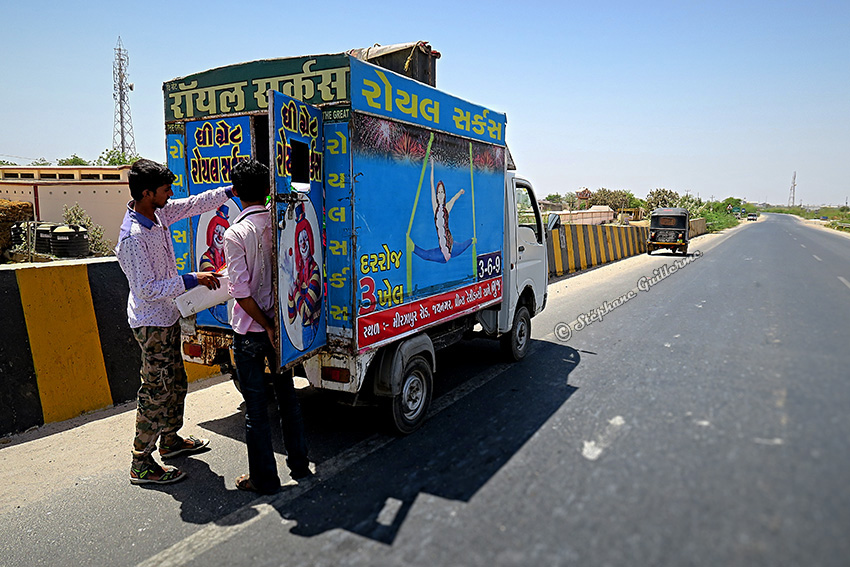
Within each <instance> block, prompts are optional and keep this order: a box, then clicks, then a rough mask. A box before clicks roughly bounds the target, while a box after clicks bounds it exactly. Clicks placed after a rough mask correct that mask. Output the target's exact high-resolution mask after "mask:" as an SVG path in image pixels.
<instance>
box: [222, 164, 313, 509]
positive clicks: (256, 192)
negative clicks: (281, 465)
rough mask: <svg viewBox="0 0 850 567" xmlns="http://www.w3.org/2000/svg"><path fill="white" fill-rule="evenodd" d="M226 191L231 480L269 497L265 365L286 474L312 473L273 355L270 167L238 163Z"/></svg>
mask: <svg viewBox="0 0 850 567" xmlns="http://www.w3.org/2000/svg"><path fill="white" fill-rule="evenodd" d="M230 178H231V180H232V181H233V193H234V194H235V195H236V196H237V197H239V199H240V200H241V201H242V206H243V209H242V212H241V213H240V214H239V216H238V217H236V220H235V221H234V222H233V224H231V225H230V228H228V229H227V231H226V232H225V233H224V257H225V260H226V262H227V275H228V277H229V278H230V290H229V291H230V295H232V296H233V297H234V298H235V299H236V305H234V306H233V316H232V319H231V326H232V327H233V358H234V361H235V362H236V374H237V377H238V379H239V385H240V389H241V391H242V396H243V397H244V398H245V444H246V445H247V447H248V474H243V475H242V476H240V477H239V478H237V479H236V487H237V488H239V489H240V490H251V491H254V492H259V493H262V494H272V493H274V492H277V491H278V490H280V477H279V476H278V474H277V463H276V461H275V456H274V450H273V449H272V440H271V426H270V423H269V414H268V399H267V397H266V387H265V369H266V363H268V365H269V367H270V368H271V370H272V380H273V383H274V390H275V395H276V398H277V406H278V410H279V413H280V419H281V428H282V430H283V442H284V445H285V447H286V453H287V459H286V462H287V465H289V469H290V473H289V476H290V477H292V478H294V479H299V478H304V477H306V476H308V475H310V474H312V473H311V471H310V468H309V466H310V462H309V460H308V459H307V440H306V437H305V435H304V423H303V421H302V419H301V406H300V405H299V403H298V397H297V396H296V393H295V386H294V384H293V382H292V375H291V373H287V374H285V375H281V374H277V373H276V372H275V370H276V369H277V362H276V356H275V349H274V342H275V323H274V316H275V304H274V293H273V290H272V270H274V264H273V263H272V247H273V246H274V237H273V235H274V232H275V230H274V225H273V223H272V216H271V213H270V211H269V210H268V209H267V208H266V207H265V206H264V205H265V202H266V197H267V196H268V194H269V186H270V178H269V169H268V168H267V167H266V166H265V165H263V164H261V163H259V162H257V161H255V160H253V159H250V160H247V161H243V162H240V163H239V164H238V165H236V166H235V167H234V168H233V171H232V172H231V175H230Z"/></svg>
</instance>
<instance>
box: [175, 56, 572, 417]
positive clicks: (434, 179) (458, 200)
mask: <svg viewBox="0 0 850 567" xmlns="http://www.w3.org/2000/svg"><path fill="white" fill-rule="evenodd" d="M438 57H439V53H437V52H436V51H434V50H432V49H431V48H430V46H429V45H428V44H427V43H425V42H416V43H411V44H403V45H399V46H391V47H385V48H370V49H365V50H352V51H349V52H345V53H339V54H330V55H317V56H303V57H290V58H281V59H269V60H262V61H254V62H248V63H242V64H237V65H231V66H227V67H221V68H217V69H212V70H209V71H205V72H201V73H197V74H194V75H190V76H186V77H182V78H177V79H174V80H171V81H168V82H166V83H164V85H163V93H164V99H165V117H166V120H165V128H166V146H167V155H168V166H169V168H170V169H171V170H172V172H174V173H175V175H176V176H177V179H176V180H175V182H174V185H173V186H172V189H173V190H174V193H175V196H180V195H189V194H196V193H199V192H203V191H206V190H209V189H211V188H213V187H217V186H221V185H226V184H228V183H229V174H230V170H231V168H232V167H233V166H234V165H235V164H236V163H238V162H239V161H240V160H243V159H247V158H248V157H253V158H254V159H257V160H258V161H261V162H263V163H266V164H267V165H268V166H269V168H270V172H271V175H270V177H271V179H270V185H271V198H270V206H269V209H270V212H269V214H270V215H273V217H274V224H275V225H276V227H277V235H276V247H275V250H274V259H275V265H274V266H273V267H272V269H273V270H274V272H273V273H274V282H275V283H274V285H275V290H276V314H277V320H276V324H277V330H276V343H277V344H276V347H277V355H278V360H277V361H275V366H277V368H276V369H274V370H275V372H284V371H290V370H293V371H294V369H297V370H298V371H299V372H302V371H303V374H305V375H306V376H304V377H306V378H307V380H309V383H310V385H312V386H313V387H314V388H317V389H321V390H328V391H332V392H336V393H337V395H338V396H340V397H342V398H343V399H344V400H345V401H348V402H352V403H359V402H369V403H372V404H374V405H376V406H378V407H380V408H382V409H381V411H383V412H384V414H385V416H386V418H387V420H388V423H389V424H390V426H391V428H393V429H394V430H395V431H397V432H399V433H402V434H407V433H410V432H412V431H414V430H416V429H417V428H418V427H419V426H421V425H422V422H423V420H424V419H425V416H426V414H427V410H428V407H429V404H430V402H431V399H432V395H433V388H434V375H435V372H436V371H437V366H436V362H437V359H436V355H435V353H436V352H437V351H438V350H439V349H441V348H444V347H446V346H449V345H452V344H454V343H456V342H458V341H460V340H462V339H463V338H465V337H469V336H478V335H483V336H486V337H490V338H493V339H497V340H499V341H501V345H502V347H503V350H504V352H505V353H506V354H507V356H508V357H509V358H510V359H513V360H521V359H522V358H523V357H524V356H525V355H526V354H527V352H528V349H529V341H530V337H531V320H532V318H533V317H534V316H535V315H537V314H539V313H540V312H541V311H542V310H543V308H544V307H545V305H546V300H547V290H546V286H547V282H548V259H547V235H548V232H549V231H550V230H551V229H552V228H553V227H554V225H555V224H556V223H557V222H558V220H557V219H558V217H557V215H554V216H553V218H552V220H551V221H550V222H548V223H546V224H544V221H543V218H542V217H541V212H540V208H539V207H538V204H537V199H536V197H535V193H534V189H533V187H532V185H531V183H529V182H528V181H527V180H526V179H523V178H522V177H519V176H518V175H516V171H515V167H514V165H513V160H512V158H511V156H510V152H509V150H508V148H507V145H506V142H505V134H506V125H507V119H506V116H505V115H504V114H502V113H499V112H496V111H494V110H491V109H488V108H485V107H483V106H480V105H477V104H474V103H470V102H467V101H465V100H462V99H460V98H458V97H456V96H453V95H451V94H448V93H446V92H443V91H440V90H439V89H437V88H436V86H435V77H436V73H435V61H436V59H437V58H438ZM240 208H241V207H240V203H239V202H238V199H235V198H234V199H232V200H231V201H230V202H228V203H227V204H226V205H224V206H222V207H220V208H219V209H218V210H217V211H212V212H209V213H206V214H205V215H201V216H200V217H196V218H193V219H191V220H187V221H185V222H184V224H183V225H175V226H173V227H172V236H173V241H174V246H175V253H176V256H177V262H178V268H179V269H180V270H181V271H195V270H212V271H220V270H222V269H225V266H224V258H223V255H222V254H221V250H220V248H221V246H220V241H221V235H222V234H223V232H224V229H226V227H227V226H228V225H229V219H230V218H235V216H236V215H237V214H238V211H239V209H240ZM228 305H231V306H232V300H231V301H230V302H229V303H225V304H221V305H217V306H215V307H212V308H210V309H208V310H206V311H203V312H200V313H198V314H197V315H196V316H195V317H194V318H192V319H186V320H183V335H184V336H183V355H184V358H185V359H187V360H190V361H194V362H200V363H205V364H216V363H218V364H227V362H228V361H229V360H230V359H229V355H228V354H227V347H228V346H229V345H230V341H231V334H230V333H231V331H230V328H229V325H228V316H229V315H228V312H229V307H228Z"/></svg>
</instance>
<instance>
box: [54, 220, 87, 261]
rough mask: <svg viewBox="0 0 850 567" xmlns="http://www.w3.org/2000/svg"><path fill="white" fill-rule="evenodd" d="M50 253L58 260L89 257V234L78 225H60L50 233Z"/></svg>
mask: <svg viewBox="0 0 850 567" xmlns="http://www.w3.org/2000/svg"><path fill="white" fill-rule="evenodd" d="M50 253H51V254H53V255H54V256H56V257H58V258H82V257H83V256H88V255H89V232H88V231H87V230H86V229H85V227H82V226H79V225H76V224H60V225H59V226H56V227H54V228H53V230H52V231H51V233H50Z"/></svg>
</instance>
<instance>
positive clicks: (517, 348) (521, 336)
mask: <svg viewBox="0 0 850 567" xmlns="http://www.w3.org/2000/svg"><path fill="white" fill-rule="evenodd" d="M501 340H502V350H503V351H505V354H507V355H508V358H510V359H511V360H514V361H520V360H522V359H523V358H525V355H526V354H527V353H528V346H529V343H530V342H531V315H529V314H528V307H526V306H525V305H521V306H519V308H518V309H517V310H516V314H515V315H514V324H513V326H512V327H511V331H510V332H509V333H506V334H504V335H502V339H501Z"/></svg>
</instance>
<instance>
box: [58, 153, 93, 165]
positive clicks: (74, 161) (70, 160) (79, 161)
mask: <svg viewBox="0 0 850 567" xmlns="http://www.w3.org/2000/svg"><path fill="white" fill-rule="evenodd" d="M56 164H57V165H89V162H87V161H86V160H84V159H83V158H81V157H80V156H78V155H77V154H72V155H71V157H66V158H65V159H60V160H59V161H57V162H56Z"/></svg>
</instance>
